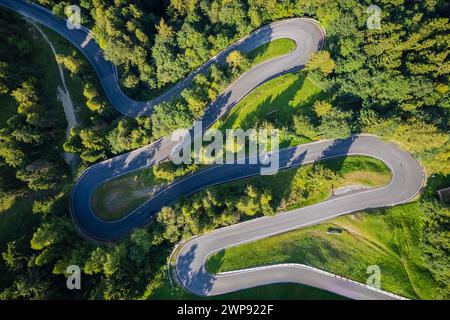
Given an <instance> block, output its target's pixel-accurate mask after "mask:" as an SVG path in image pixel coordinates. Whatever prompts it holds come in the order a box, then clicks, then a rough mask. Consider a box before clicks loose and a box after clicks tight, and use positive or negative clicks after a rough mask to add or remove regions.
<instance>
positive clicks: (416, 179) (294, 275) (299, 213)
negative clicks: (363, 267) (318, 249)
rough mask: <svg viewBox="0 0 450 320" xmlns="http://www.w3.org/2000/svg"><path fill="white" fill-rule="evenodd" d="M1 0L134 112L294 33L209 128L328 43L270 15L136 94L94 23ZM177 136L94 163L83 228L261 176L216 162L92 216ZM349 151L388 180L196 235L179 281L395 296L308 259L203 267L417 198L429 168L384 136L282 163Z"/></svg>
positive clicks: (210, 288)
mask: <svg viewBox="0 0 450 320" xmlns="http://www.w3.org/2000/svg"><path fill="white" fill-rule="evenodd" d="M0 6H4V7H7V8H9V9H11V10H13V11H15V12H17V13H19V14H21V15H23V16H25V17H27V18H30V19H32V20H35V21H37V22H39V23H41V24H42V25H45V26H46V27H48V28H50V29H52V30H53V31H55V32H57V33H59V34H60V35H61V36H63V37H64V38H66V39H67V40H68V41H70V42H71V43H72V44H73V45H75V46H76V47H77V48H78V50H80V51H81V52H82V53H83V54H84V55H85V56H86V58H87V60H88V61H89V62H90V63H91V64H92V66H93V68H94V69H95V71H96V73H97V75H98V77H99V79H100V82H101V84H102V86H103V88H104V90H105V93H106V95H107V96H108V98H109V100H110V102H111V104H112V105H113V106H114V107H115V108H116V109H117V110H119V111H120V112H121V113H123V114H124V115H127V116H130V117H136V116H138V115H142V114H146V115H148V114H151V112H152V110H153V107H154V106H155V105H157V104H159V103H161V102H163V101H167V100H169V99H171V98H172V97H174V96H177V95H179V94H180V93H181V91H182V90H183V89H184V88H186V87H187V86H189V84H190V83H191V81H192V79H193V77H194V76H195V75H196V74H198V73H202V72H205V71H206V70H207V68H208V67H209V66H210V65H211V64H212V63H215V62H223V61H224V60H225V58H226V56H227V55H228V54H229V53H230V52H231V51H233V50H240V51H243V52H249V51H251V50H252V49H254V48H256V47H258V46H260V45H262V44H264V43H267V42H269V41H271V40H274V39H279V38H290V39H293V40H294V41H295V42H296V43H297V47H296V50H295V51H294V52H292V53H290V54H287V55H284V56H282V57H278V58H275V59H272V60H270V61H267V62H265V63H262V64H259V65H258V66H255V67H254V68H252V69H251V70H250V71H248V72H247V73H245V74H244V75H242V76H241V77H240V78H239V79H238V80H236V81H235V82H234V83H233V84H232V85H231V86H230V87H229V88H228V89H227V90H226V91H225V92H224V93H223V94H222V95H220V96H219V97H218V99H217V100H216V101H214V102H212V103H211V104H210V105H208V107H207V109H206V112H205V115H204V116H203V118H202V119H201V120H203V126H204V128H205V129H206V128H207V127H209V126H210V125H212V124H213V123H214V122H215V121H216V120H217V119H218V118H219V117H221V116H222V115H223V114H225V113H226V112H227V111H228V110H230V109H231V108H232V107H233V106H234V105H236V103H238V102H239V101H240V100H241V99H242V98H243V97H244V96H246V95H247V94H248V93H249V92H251V91H252V90H254V89H255V88H256V87H258V86H259V85H260V84H262V83H264V82H266V81H268V80H270V79H272V78H274V77H276V76H278V75H281V74H284V73H287V72H291V71H294V70H297V69H300V68H301V67H302V66H303V65H304V64H305V63H306V62H307V60H308V58H309V56H310V55H311V53H313V52H316V51H317V50H319V49H320V48H321V46H322V43H323V41H324V37H325V34H324V31H323V30H322V28H321V27H320V26H319V25H318V24H317V22H315V21H314V20H312V19H301V18H299V19H290V20H285V21H281V22H276V23H272V24H270V25H268V26H265V27H262V28H261V29H258V30H257V31H255V32H254V33H252V34H251V35H249V36H248V37H246V38H244V39H243V40H241V41H238V42H237V43H235V44H234V45H232V46H231V47H229V48H227V49H226V50H225V51H223V52H221V53H219V54H218V55H217V56H216V57H214V58H212V59H211V60H209V61H208V62H206V63H205V64H204V65H203V66H202V67H200V68H199V69H198V70H196V71H195V72H193V73H192V74H190V75H189V76H187V77H186V78H185V79H184V80H183V81H181V82H180V83H178V84H177V85H175V86H174V87H172V88H171V89H169V90H168V91H166V92H165V93H164V94H162V95H161V96H159V97H157V98H155V99H153V100H151V101H134V100H132V99H130V98H129V97H127V96H126V95H125V94H124V93H123V92H122V90H121V89H120V86H119V84H118V83H119V81H118V77H117V71H116V68H115V67H114V66H113V65H112V64H111V63H110V62H108V61H106V60H105V58H104V56H103V53H102V51H101V49H100V48H99V46H98V44H97V43H96V42H95V40H93V39H91V35H90V31H89V30H87V29H85V28H81V29H74V30H70V29H68V28H67V26H66V22H65V21H64V20H61V19H59V18H57V17H55V16H54V15H53V14H52V13H51V12H50V11H48V10H46V9H44V8H43V7H41V6H38V5H35V4H32V3H27V2H25V1H22V0H0ZM177 144H178V142H177V141H172V140H171V139H170V138H163V139H161V140H159V141H157V142H155V143H153V144H151V145H148V146H146V147H143V148H141V149H138V150H135V151H132V152H130V153H127V154H124V155H120V156H117V157H115V158H112V159H109V160H106V161H103V162H100V163H98V164H96V165H94V166H92V167H90V168H89V169H87V170H86V171H85V172H84V173H83V174H82V175H81V177H80V178H79V179H78V181H77V183H76V185H75V187H74V189H73V191H72V197H71V215H72V217H73V219H74V221H75V223H76V224H77V226H78V228H79V229H80V231H81V232H83V233H84V234H85V235H86V236H88V237H90V238H92V239H96V240H99V241H105V242H108V241H115V240H118V239H120V238H121V237H123V236H125V235H127V234H128V233H129V232H130V231H131V230H132V229H134V228H136V227H140V226H143V225H145V224H146V223H148V222H149V221H150V220H151V219H152V218H154V216H155V215H156V214H157V213H158V212H159V211H160V209H161V208H162V207H164V206H167V205H170V204H173V203H174V202H175V201H176V200H177V199H179V198H180V197H182V196H186V195H189V194H192V193H194V192H197V191H199V190H202V189H204V188H206V187H208V186H212V185H216V184H221V183H225V182H229V181H232V180H237V179H242V178H244V177H249V176H255V175H259V174H260V169H261V167H260V165H251V164H234V165H217V166H213V167H211V168H208V169H206V170H203V171H201V172H198V173H196V174H194V175H191V176H189V177H186V178H184V179H182V180H180V181H178V182H176V183H174V184H172V185H170V186H168V187H167V188H165V189H163V190H161V191H160V192H158V193H157V194H156V195H154V196H153V197H152V198H151V199H149V200H148V201H147V202H146V203H144V204H143V205H142V206H140V207H139V208H137V209H136V210H134V211H132V212H130V213H129V214H128V215H127V216H126V217H124V218H122V219H120V220H118V221H113V222H107V221H103V220H101V219H99V218H98V217H97V216H96V215H95V213H94V212H93V210H92V207H91V196H92V194H93V192H94V191H95V190H96V189H97V188H98V186H100V185H101V184H103V183H104V182H105V181H108V180H111V179H114V178H117V177H119V176H121V175H125V174H128V173H130V172H132V171H135V170H140V169H142V168H145V167H149V166H151V165H153V164H155V163H158V162H161V161H166V160H168V158H169V155H170V153H171V151H172V150H173V148H174V147H175V146H176V145H177ZM348 155H368V156H373V157H376V158H379V159H381V160H383V161H384V162H385V163H386V164H387V165H388V166H389V167H390V169H391V171H392V174H393V179H392V181H391V183H390V184H389V185H388V186H386V187H383V188H378V189H374V190H368V191H362V192H359V193H357V194H352V195H349V196H343V197H340V198H337V199H333V200H329V201H325V202H322V203H320V204H317V205H314V206H310V207H305V208H301V209H297V210H293V211H290V212H286V213H283V214H280V215H277V216H275V217H270V218H260V219H255V220H252V221H249V222H246V223H241V224H236V225H233V226H230V227H227V228H223V229H220V230H216V231H214V232H212V233H209V234H206V235H203V236H201V237H197V238H194V239H192V240H191V241H189V242H187V243H186V244H184V245H183V247H182V248H181V250H180V251H179V253H178V254H177V257H176V259H177V263H176V274H177V275H178V278H179V280H180V282H181V284H182V285H183V286H184V287H185V288H186V289H187V290H189V291H191V292H193V293H196V294H199V295H218V294H223V293H227V292H232V291H236V290H241V289H245V288H249V287H254V286H259V285H265V284H270V283H279V282H294V283H302V284H307V285H311V286H314V287H318V288H322V289H325V290H329V291H332V292H336V293H338V294H341V295H344V296H347V297H350V298H355V299H387V298H398V297H396V296H393V295H390V294H388V293H386V292H382V291H378V290H374V289H371V288H369V287H367V286H363V285H361V284H358V283H355V282H352V281H347V280H345V279H341V278H338V277H336V276H334V275H332V274H328V273H325V272H322V271H318V270H314V269H312V268H309V267H307V266H302V265H293V264H291V265H279V266H270V267H267V268H257V269H249V270H240V271H236V272H232V273H226V274H219V275H211V274H209V273H208V272H207V271H206V269H205V266H204V263H205V261H206V259H207V257H208V256H209V255H211V254H212V253H214V252H217V251H218V250H221V249H224V248H227V247H231V246H235V245H238V244H241V243H245V242H249V241H254V240H256V239H261V238H265V237H268V236H270V235H274V234H278V233H281V232H285V231H288V230H292V229H297V228H301V227H304V226H308V225H312V224H316V223H319V222H321V221H324V220H326V219H330V218H333V217H336V216H339V215H342V214H346V213H350V212H355V211H359V210H364V209H368V208H376V207H381V206H390V205H395V204H400V203H404V202H407V201H409V200H410V199H411V198H413V197H414V196H415V195H416V194H417V193H418V192H419V191H420V189H421V187H422V183H423V178H424V176H423V170H422V167H421V165H420V163H419V162H418V161H417V160H415V159H414V158H412V157H411V155H410V154H409V153H407V152H404V151H402V150H400V149H399V148H398V147H397V146H395V145H393V144H388V143H384V142H382V141H381V140H379V139H378V138H377V137H373V136H361V135H360V136H354V137H351V138H348V139H344V140H335V141H322V142H318V143H312V144H307V145H300V146H297V147H294V148H289V149H284V150H281V151H280V167H281V168H289V167H295V166H300V165H303V164H306V163H312V162H315V161H320V160H323V159H329V158H333V157H338V156H348Z"/></svg>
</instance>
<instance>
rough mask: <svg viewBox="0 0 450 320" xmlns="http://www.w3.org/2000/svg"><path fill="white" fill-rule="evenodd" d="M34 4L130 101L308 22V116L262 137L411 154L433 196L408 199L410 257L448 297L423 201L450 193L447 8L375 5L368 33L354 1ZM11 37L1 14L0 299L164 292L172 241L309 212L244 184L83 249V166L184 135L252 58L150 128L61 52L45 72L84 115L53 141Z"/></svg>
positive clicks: (306, 180) (11, 20)
mask: <svg viewBox="0 0 450 320" xmlns="http://www.w3.org/2000/svg"><path fill="white" fill-rule="evenodd" d="M38 2H39V3H40V4H42V5H44V6H46V7H48V8H49V9H51V10H53V12H55V13H56V14H58V15H61V16H64V14H65V13H64V8H65V7H66V6H67V5H71V4H78V5H79V6H80V7H81V8H82V22H83V24H84V25H86V26H88V27H89V28H91V29H92V30H94V31H95V37H96V40H97V41H98V43H99V44H100V46H101V47H102V49H103V50H104V52H105V55H106V57H107V58H108V59H109V60H111V61H112V62H113V63H114V64H115V65H116V66H117V67H118V69H119V73H120V77H121V85H122V87H123V89H124V90H125V92H127V94H129V95H130V96H131V97H133V98H136V99H148V98H151V97H154V96H156V95H158V94H159V93H161V92H163V91H164V90H165V89H167V88H168V87H170V86H171V85H174V84H176V82H177V81H179V80H181V79H183V78H184V77H185V76H186V75H187V74H188V73H189V72H191V71H193V70H195V69H196V68H198V67H199V66H200V65H202V64H203V63H204V62H205V61H207V60H208V59H209V58H211V57H212V56H214V55H215V54H216V53H217V52H219V51H221V50H223V49H224V48H226V47H227V46H228V45H230V44H232V43H233V42H235V41H236V40H238V39H239V38H241V37H243V36H245V35H248V34H249V33H250V32H251V31H253V30H254V29H256V28H258V27H260V26H262V25H264V24H267V23H269V22H271V21H276V20H280V19H284V18H289V17H300V16H310V17H313V18H316V19H317V20H318V21H319V22H320V23H321V24H322V25H323V27H324V28H325V29H326V32H327V39H326V42H325V46H324V48H323V51H320V52H318V53H317V54H315V55H314V56H313V57H311V60H310V62H309V63H308V65H307V66H306V70H305V71H304V72H306V73H307V76H308V79H309V80H310V81H312V82H314V83H315V84H316V85H317V86H318V87H320V89H321V90H322V92H323V94H322V95H321V96H320V97H321V98H320V100H319V101H316V102H315V103H314V105H313V108H312V109H309V110H306V111H305V110H302V109H301V108H299V110H298V111H296V112H295V114H293V115H292V116H290V118H289V119H287V120H286V122H284V123H279V122H276V121H274V122H273V123H271V124H270V125H271V126H275V127H279V128H280V129H283V130H284V131H287V132H289V133H290V134H292V135H296V136H297V137H299V138H302V137H303V138H308V139H309V140H315V139H318V138H339V137H346V136H348V135H349V134H351V133H358V132H365V133H372V134H376V135H379V136H381V137H382V138H384V139H386V140H392V141H395V142H397V143H399V144H400V145H401V146H402V147H403V148H405V149H406V150H409V151H410V152H412V153H413V154H414V155H415V156H416V157H418V158H419V159H420V160H421V161H422V162H423V164H424V166H425V168H426V170H427V174H428V175H429V176H430V180H429V181H430V184H432V185H431V187H430V188H429V189H427V190H431V191H429V192H428V193H427V194H426V196H424V197H422V198H421V199H420V200H419V201H420V210H421V211H420V214H421V215H422V219H423V223H422V224H421V225H420V229H419V230H418V235H417V236H418V239H420V246H421V248H422V249H421V255H422V258H423V259H424V260H425V261H427V268H429V271H430V272H431V274H432V275H433V277H434V279H435V280H436V281H437V283H439V285H440V290H439V295H438V294H436V297H438V298H442V297H448V294H449V293H448V286H449V283H450V279H449V270H448V266H449V243H450V239H449V217H450V213H449V210H448V207H445V206H444V205H443V204H441V203H439V202H438V201H437V199H436V197H435V193H434V192H435V191H436V189H438V188H440V187H446V186H449V183H450V178H449V174H450V138H449V126H450V118H449V113H450V88H449V80H450V59H449V54H450V50H449V44H450V32H449V31H450V24H449V21H448V16H446V15H448V13H447V12H449V9H450V8H449V4H448V3H447V2H446V1H438V0H425V1H406V0H380V1H377V3H376V4H377V5H379V6H380V8H381V9H382V15H381V29H368V28H367V26H366V21H367V18H368V16H369V14H367V13H366V8H367V7H368V6H369V5H371V4H373V3H372V2H370V1H364V0H336V1H328V0H305V1H298V0H233V1H231V0H170V1H160V2H155V1H151V0H141V1H125V0H122V1H121V0H114V1H113V0H76V1H70V3H69V2H68V1H56V0H38ZM24 25H26V22H24V20H22V19H21V18H20V17H19V16H17V15H12V14H10V13H9V12H7V11H6V10H4V9H0V42H1V44H2V46H1V47H0V108H1V109H0V112H1V117H0V251H1V253H2V259H0V272H1V273H2V275H3V276H2V281H1V282H0V299H51V298H97V299H127V298H131V299H134V298H140V297H142V296H145V297H149V298H152V297H153V294H154V293H156V292H158V289H159V288H161V287H164V286H165V285H166V273H165V270H166V263H167V258H168V256H169V255H170V252H171V250H172V247H173V245H174V244H175V243H177V242H178V241H179V240H181V239H184V238H187V237H190V236H192V235H194V234H198V233H200V232H204V231H207V230H211V229H213V228H216V227H220V226H224V225H229V224H233V223H236V222H238V221H242V220H245V219H249V218H251V217H252V216H255V217H257V216H262V215H272V214H274V213H275V212H276V211H277V210H279V209H280V208H281V209H286V208H289V207H292V206H298V205H305V204H308V203H309V202H308V201H307V200H308V199H307V197H305V199H304V202H302V203H300V204H298V203H297V204H295V203H287V204H284V206H281V207H280V201H281V200H282V197H280V196H279V195H278V194H276V190H275V189H273V188H272V189H271V188H270V185H271V181H270V180H268V179H265V180H263V179H261V180H258V179H256V180H251V181H244V182H238V183H236V184H233V185H230V186H221V187H215V188H210V189H208V190H205V191H202V192H199V193H197V194H196V195H194V196H193V197H191V198H189V199H181V200H180V201H179V202H178V203H177V204H176V205H174V206H172V207H170V208H165V209H163V210H162V212H161V213H160V214H159V215H158V217H157V219H156V220H155V221H154V222H152V223H151V224H150V225H149V226H148V227H146V228H143V229H138V230H135V231H134V232H133V233H132V234H131V235H130V236H129V237H127V238H125V239H123V240H122V241H120V242H118V243H115V244H111V245H97V244H94V243H92V242H90V241H87V240H85V239H84V238H82V237H81V236H80V235H79V233H78V232H77V230H76V229H75V226H74V224H73V223H72V221H71V219H70V216H69V213H68V211H69V209H68V208H69V206H68V198H69V193H70V190H71V187H72V185H73V181H74V180H75V179H76V177H77V176H78V175H79V174H80V173H81V172H82V171H83V169H85V168H87V167H88V166H90V165H92V164H93V163H96V162H98V161H101V160H104V159H107V158H110V157H112V156H114V155H117V154H120V153H123V152H126V151H129V150H132V149H136V148H138V147H140V146H143V145H146V144H149V143H151V142H152V141H155V140H156V139H158V138H160V137H162V136H164V135H167V134H168V133H170V132H171V131H172V130H173V129H175V128H179V127H185V126H189V125H190V123H191V122H192V120H193V119H195V118H198V117H199V116H200V115H201V114H202V113H203V112H204V109H205V107H206V105H207V104H208V102H209V101H212V100H214V99H215V98H216V96H217V95H218V94H220V92H222V91H223V90H224V89H225V88H226V86H227V85H228V84H229V83H230V82H231V81H232V80H233V79H235V78H236V77H238V76H239V75H240V74H241V73H242V72H245V70H247V69H248V68H249V67H250V66H251V57H247V56H246V55H245V54H243V53H240V52H234V53H233V54H232V55H230V56H229V57H228V59H227V64H225V65H213V66H212V67H211V68H210V69H209V70H208V72H207V74H206V75H200V76H198V77H196V79H195V81H194V83H193V84H192V86H191V87H189V88H188V89H186V90H185V91H184V92H183V94H182V95H181V96H180V97H178V98H176V99H175V100H174V101H171V102H168V103H164V104H161V105H159V106H157V107H156V108H155V112H154V113H153V114H152V115H151V116H149V117H139V118H137V119H129V118H124V117H122V116H120V115H119V114H118V112H117V111H115V110H114V109H113V108H111V106H110V105H109V102H108V101H107V99H106V98H105V96H104V93H103V91H102V89H101V87H100V86H99V84H98V82H97V79H96V76H95V74H94V73H93V71H92V68H91V67H90V66H89V64H88V63H87V62H86V61H85V60H84V58H83V57H82V55H81V54H80V53H78V52H76V51H75V50H74V49H71V48H70V47H69V46H68V45H67V44H63V45H65V46H66V50H65V52H64V53H60V54H59V55H58V57H57V60H58V62H59V63H60V64H62V65H63V66H64V67H65V69H66V71H67V74H68V75H69V77H70V78H71V79H74V81H75V80H76V81H77V82H78V83H80V84H81V88H77V89H78V91H79V92H78V93H79V96H80V97H81V98H80V99H81V101H83V102H84V105H83V106H82V108H83V110H82V112H84V113H85V114H87V116H85V117H84V121H82V122H81V124H80V126H78V127H77V128H75V129H73V130H72V132H71V134H70V137H69V138H68V139H67V140H66V141H64V139H65V127H66V123H65V121H64V117H63V113H62V111H61V109H62V108H61V107H60V106H59V104H58V102H57V101H56V98H53V97H54V96H55V94H54V92H55V91H56V85H55V84H54V86H53V87H51V85H52V84H51V82H49V81H47V80H48V76H49V72H51V71H49V69H50V68H51V66H50V65H49V64H48V63H47V64H46V63H42V61H41V63H38V61H36V56H37V52H42V51H43V50H45V49H44V48H42V46H44V44H42V43H40V42H42V41H39V40H37V39H36V35H34V34H33V32H32V31H31V30H30V31H29V32H28V31H27V32H24ZM67 48H69V49H67ZM54 72H55V74H56V71H54ZM46 75H47V77H46ZM52 90H53V91H52ZM250 125H251V124H250ZM255 125H256V124H255ZM266 125H267V124H266ZM64 151H65V152H70V153H74V154H76V155H78V156H79V158H80V161H79V164H78V165H77V166H76V167H75V168H70V167H69V166H67V165H66V164H65V163H64V160H63V157H62V154H63V152H64ZM302 172H303V171H302ZM166 175H167V174H166ZM338 178H339V176H336V174H335V173H333V171H331V170H327V168H324V167H323V166H318V167H315V168H314V169H311V170H306V172H303V175H302V174H299V177H298V178H297V180H296V183H297V187H298V188H299V191H298V192H299V193H300V194H303V193H305V194H308V193H313V194H314V192H316V193H317V194H316V196H317V199H319V198H320V195H323V194H326V192H325V191H323V190H321V189H320V188H319V189H318V187H317V185H316V184H315V183H314V181H316V182H324V183H325V184H324V185H322V187H324V186H329V184H330V183H331V182H332V181H334V179H338ZM317 199H316V200H317ZM311 201H312V200H311ZM72 264H76V265H79V266H82V269H83V284H82V286H83V290H81V291H77V290H75V291H69V290H67V289H66V287H65V277H64V272H65V269H66V267H67V266H68V265H72Z"/></svg>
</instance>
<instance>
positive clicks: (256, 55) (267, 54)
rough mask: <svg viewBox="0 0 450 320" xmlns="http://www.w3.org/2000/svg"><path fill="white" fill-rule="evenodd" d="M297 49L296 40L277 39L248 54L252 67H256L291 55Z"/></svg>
mask: <svg viewBox="0 0 450 320" xmlns="http://www.w3.org/2000/svg"><path fill="white" fill-rule="evenodd" d="M296 48H297V44H296V43H295V41H294V40H292V39H288V38H282V39H276V40H273V41H271V42H269V43H266V44H264V45H262V46H259V47H258V48H255V49H253V50H252V51H250V52H249V53H248V54H247V57H248V58H249V59H250V62H251V65H252V66H255V65H257V64H260V63H261V62H264V61H268V60H270V59H273V58H276V57H279V56H283V55H285V54H288V53H291V52H292V51H294V50H295V49H296Z"/></svg>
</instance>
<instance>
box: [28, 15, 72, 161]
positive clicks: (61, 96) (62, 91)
mask: <svg viewBox="0 0 450 320" xmlns="http://www.w3.org/2000/svg"><path fill="white" fill-rule="evenodd" d="M28 22H29V23H30V24H32V25H33V26H34V27H35V28H36V29H37V30H38V31H39V33H40V34H41V35H42V37H43V39H44V40H45V42H46V43H47V44H48V45H49V47H50V49H51V50H52V52H53V54H54V56H55V59H56V50H55V47H54V46H53V44H52V42H51V41H50V39H49V38H48V37H47V35H46V34H45V33H44V32H43V31H42V29H41V28H40V27H39V26H38V25H37V24H36V23H34V22H33V21H29V20H28ZM57 65H58V70H59V76H60V78H61V83H62V87H61V86H58V91H57V96H58V100H59V101H61V103H62V105H63V108H64V114H65V115H66V120H67V130H66V137H68V136H69V134H70V129H72V128H74V127H76V126H77V124H78V123H77V117H76V115H75V110H74V106H73V102H72V99H71V97H70V92H69V90H68V89H67V86H66V80H65V78H64V70H63V67H62V66H61V65H60V64H58V63H57ZM74 159H75V155H74V154H72V153H67V152H66V153H64V160H65V161H66V163H67V164H68V165H73V162H74Z"/></svg>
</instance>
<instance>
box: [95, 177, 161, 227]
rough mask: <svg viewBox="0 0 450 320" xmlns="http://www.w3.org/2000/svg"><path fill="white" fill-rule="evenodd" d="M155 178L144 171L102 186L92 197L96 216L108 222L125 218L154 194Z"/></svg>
mask: <svg viewBox="0 0 450 320" xmlns="http://www.w3.org/2000/svg"><path fill="white" fill-rule="evenodd" d="M155 185H156V184H155V177H154V175H153V172H152V170H151V169H143V170H139V171H136V172H132V173H130V174H127V175H125V176H122V177H119V178H117V179H114V180H112V181H109V182H106V183H104V184H102V185H101V186H100V187H99V188H98V189H97V190H95V192H94V194H93V195H92V208H93V209H94V211H95V214H96V215H97V216H98V217H99V218H101V219H103V220H107V221H113V220H117V219H120V218H122V217H124V216H125V215H126V214H127V213H130V212H131V211H132V210H133V209H136V208H137V207H139V205H141V204H143V203H144V202H145V201H147V200H148V199H149V198H150V196H151V195H152V194H153V187H154V186H155Z"/></svg>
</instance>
